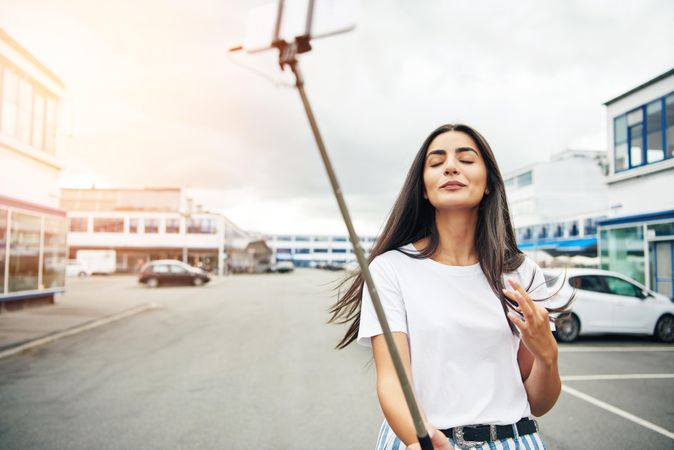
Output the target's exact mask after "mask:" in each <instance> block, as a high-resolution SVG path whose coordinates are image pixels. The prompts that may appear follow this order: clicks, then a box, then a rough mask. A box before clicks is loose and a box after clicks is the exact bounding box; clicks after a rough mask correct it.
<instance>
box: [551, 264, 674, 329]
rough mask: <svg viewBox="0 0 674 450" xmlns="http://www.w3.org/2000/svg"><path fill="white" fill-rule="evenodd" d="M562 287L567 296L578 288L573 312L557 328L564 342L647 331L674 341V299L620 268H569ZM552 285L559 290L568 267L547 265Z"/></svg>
mask: <svg viewBox="0 0 674 450" xmlns="http://www.w3.org/2000/svg"><path fill="white" fill-rule="evenodd" d="M566 271H567V280H566V281H565V282H564V283H565V284H564V286H563V287H562V290H561V291H560V296H561V297H562V298H567V297H568V295H569V294H570V293H571V292H572V290H573V289H574V288H575V289H576V299H575V301H574V303H573V305H572V307H571V314H570V315H569V316H568V317H567V318H566V319H565V320H561V321H560V322H559V323H558V324H557V330H556V331H555V332H554V334H555V336H556V337H557V339H558V340H559V341H561V342H572V341H574V340H576V339H577V338H578V336H583V335H592V334H641V335H643V334H646V335H652V336H653V337H654V338H655V339H657V340H658V341H661V342H674V303H673V302H672V300H671V299H670V298H669V297H667V296H664V295H662V294H658V293H657V292H654V291H652V290H650V289H647V288H646V287H645V286H643V285H642V284H641V283H639V282H637V281H635V280H633V279H632V278H629V277H627V276H625V275H622V274H620V273H617V272H611V271H608V270H600V269H578V268H573V269H566ZM543 273H544V275H545V279H546V283H547V284H548V287H550V288H552V289H553V290H556V289H558V288H559V287H560V283H561V282H562V279H563V278H564V269H544V270H543Z"/></svg>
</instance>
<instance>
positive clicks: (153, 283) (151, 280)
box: [146, 278, 159, 288]
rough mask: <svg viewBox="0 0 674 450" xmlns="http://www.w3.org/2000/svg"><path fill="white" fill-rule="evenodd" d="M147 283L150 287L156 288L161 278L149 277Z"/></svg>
mask: <svg viewBox="0 0 674 450" xmlns="http://www.w3.org/2000/svg"><path fill="white" fill-rule="evenodd" d="M146 283H147V287H149V288H156V287H157V286H159V280H158V279H156V278H149V279H148V280H147V282H146Z"/></svg>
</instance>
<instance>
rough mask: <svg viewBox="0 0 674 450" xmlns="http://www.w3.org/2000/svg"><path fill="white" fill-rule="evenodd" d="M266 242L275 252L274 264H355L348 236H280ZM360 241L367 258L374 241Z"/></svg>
mask: <svg viewBox="0 0 674 450" xmlns="http://www.w3.org/2000/svg"><path fill="white" fill-rule="evenodd" d="M264 239H265V240H266V241H267V243H268V244H269V246H270V247H271V249H272V252H273V254H272V259H273V260H275V261H284V260H285V261H292V262H293V264H294V265H295V266H297V267H317V266H318V267H320V266H325V265H342V264H346V263H348V262H351V261H355V260H356V255H355V253H354V252H353V248H352V246H351V241H350V240H349V239H348V237H347V236H328V235H306V234H298V235H289V234H282V235H281V234H279V235H266V236H264ZM359 240H360V245H361V247H362V248H363V251H364V252H365V254H366V255H368V254H369V252H370V249H371V248H372V245H373V244H374V241H375V237H374V236H366V237H360V239H359Z"/></svg>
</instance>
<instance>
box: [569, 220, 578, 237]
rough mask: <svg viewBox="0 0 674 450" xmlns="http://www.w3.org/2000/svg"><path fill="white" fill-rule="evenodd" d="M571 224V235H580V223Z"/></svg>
mask: <svg viewBox="0 0 674 450" xmlns="http://www.w3.org/2000/svg"><path fill="white" fill-rule="evenodd" d="M569 225H570V228H569V236H578V235H579V234H580V233H579V232H578V223H577V222H570V223H569Z"/></svg>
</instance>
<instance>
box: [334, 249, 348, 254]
mask: <svg viewBox="0 0 674 450" xmlns="http://www.w3.org/2000/svg"><path fill="white" fill-rule="evenodd" d="M332 253H346V249H345V248H333V249H332Z"/></svg>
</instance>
